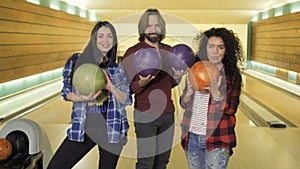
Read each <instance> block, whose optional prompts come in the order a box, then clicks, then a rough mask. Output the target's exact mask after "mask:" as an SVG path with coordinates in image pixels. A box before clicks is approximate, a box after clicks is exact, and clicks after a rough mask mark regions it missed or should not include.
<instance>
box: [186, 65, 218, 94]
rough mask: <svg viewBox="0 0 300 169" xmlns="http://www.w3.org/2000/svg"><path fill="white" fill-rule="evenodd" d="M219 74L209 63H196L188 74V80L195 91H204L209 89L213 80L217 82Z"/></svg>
mask: <svg viewBox="0 0 300 169" xmlns="http://www.w3.org/2000/svg"><path fill="white" fill-rule="evenodd" d="M219 77H220V73H219V70H218V68H217V67H216V66H215V64H213V63H211V62H209V61H198V62H197V63H195V64H194V65H193V66H192V67H191V69H190V71H189V73H188V78H189V80H190V82H191V85H192V86H193V88H194V89H195V90H199V91H201V90H204V89H203V88H204V87H209V86H210V84H211V81H212V79H213V78H216V79H217V80H218V79H219Z"/></svg>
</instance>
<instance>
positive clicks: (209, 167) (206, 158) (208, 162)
mask: <svg viewBox="0 0 300 169" xmlns="http://www.w3.org/2000/svg"><path fill="white" fill-rule="evenodd" d="M185 156H186V158H187V161H188V166H189V169H226V168H227V164H228V160H229V157H230V150H229V148H215V149H213V150H212V151H207V148H206V136H205V135H196V134H193V133H189V143H188V150H187V151H185Z"/></svg>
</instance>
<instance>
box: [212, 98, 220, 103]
mask: <svg viewBox="0 0 300 169" xmlns="http://www.w3.org/2000/svg"><path fill="white" fill-rule="evenodd" d="M213 100H214V101H217V102H219V101H221V97H214V98H213Z"/></svg>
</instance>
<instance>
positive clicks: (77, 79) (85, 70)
mask: <svg viewBox="0 0 300 169" xmlns="http://www.w3.org/2000/svg"><path fill="white" fill-rule="evenodd" d="M73 86H74V88H75V89H76V90H77V91H78V92H79V93H80V94H82V95H88V94H90V93H96V92H98V91H99V90H102V89H105V86H106V76H105V74H104V72H103V70H102V69H100V68H99V67H98V66H97V65H94V64H91V63H86V64H83V65H81V66H79V67H78V69H77V70H76V71H75V72H74V75H73Z"/></svg>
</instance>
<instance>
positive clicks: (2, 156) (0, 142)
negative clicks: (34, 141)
mask: <svg viewBox="0 0 300 169" xmlns="http://www.w3.org/2000/svg"><path fill="white" fill-rule="evenodd" d="M11 153H12V145H11V143H10V141H9V140H7V139H5V138H0V161H3V160H6V159H8V158H9V157H10V155H11Z"/></svg>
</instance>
